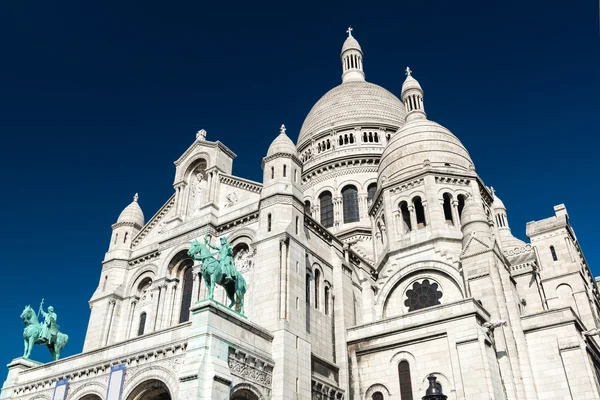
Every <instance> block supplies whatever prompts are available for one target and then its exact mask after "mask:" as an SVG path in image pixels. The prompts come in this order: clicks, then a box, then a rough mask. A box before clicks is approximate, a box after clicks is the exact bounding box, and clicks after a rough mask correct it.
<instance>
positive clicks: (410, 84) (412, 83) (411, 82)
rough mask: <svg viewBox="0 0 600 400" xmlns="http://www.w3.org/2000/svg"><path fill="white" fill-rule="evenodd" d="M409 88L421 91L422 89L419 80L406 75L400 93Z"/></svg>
mask: <svg viewBox="0 0 600 400" xmlns="http://www.w3.org/2000/svg"><path fill="white" fill-rule="evenodd" d="M410 89H417V90H421V91H423V89H422V88H421V85H420V84H419V81H417V80H416V79H415V78H413V77H412V76H411V75H408V76H407V77H406V79H405V80H404V83H403V84H402V93H404V92H406V91H407V90H410Z"/></svg>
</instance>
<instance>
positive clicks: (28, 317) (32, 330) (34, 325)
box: [21, 306, 69, 361]
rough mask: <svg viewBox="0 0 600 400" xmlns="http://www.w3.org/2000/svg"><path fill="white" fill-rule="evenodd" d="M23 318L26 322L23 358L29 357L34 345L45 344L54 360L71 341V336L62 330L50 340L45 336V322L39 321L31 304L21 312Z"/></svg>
mask: <svg viewBox="0 0 600 400" xmlns="http://www.w3.org/2000/svg"><path fill="white" fill-rule="evenodd" d="M21 320H22V321H23V323H24V324H25V329H24V330H23V341H24V344H25V350H24V352H23V358H25V359H29V356H30V355H31V350H33V346H34V345H36V344H45V345H46V346H47V347H48V350H50V354H51V355H52V358H54V361H56V360H58V359H59V357H60V351H61V350H62V348H63V347H65V345H66V344H67V342H68V341H69V336H67V335H66V334H64V333H62V332H57V333H56V336H54V337H51V340H50V341H48V340H47V339H46V338H44V335H43V334H42V332H43V331H44V328H45V327H44V323H41V322H39V321H38V318H37V315H36V313H35V311H33V308H31V306H27V307H25V309H24V310H23V312H22V313H21Z"/></svg>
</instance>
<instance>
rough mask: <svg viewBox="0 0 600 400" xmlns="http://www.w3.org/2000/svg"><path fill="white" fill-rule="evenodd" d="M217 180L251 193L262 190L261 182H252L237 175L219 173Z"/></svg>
mask: <svg viewBox="0 0 600 400" xmlns="http://www.w3.org/2000/svg"><path fill="white" fill-rule="evenodd" d="M219 182H221V183H223V184H225V185H229V186H233V187H236V188H239V189H242V190H245V191H248V192H252V193H260V192H261V191H262V184H261V183H258V182H254V181H251V180H248V179H243V178H239V177H237V176H232V175H226V174H220V175H219Z"/></svg>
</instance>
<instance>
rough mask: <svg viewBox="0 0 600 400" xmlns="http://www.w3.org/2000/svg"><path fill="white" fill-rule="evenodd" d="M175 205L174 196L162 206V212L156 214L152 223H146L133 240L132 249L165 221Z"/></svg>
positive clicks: (151, 220)
mask: <svg viewBox="0 0 600 400" xmlns="http://www.w3.org/2000/svg"><path fill="white" fill-rule="evenodd" d="M174 205H175V194H173V195H172V196H171V198H169V200H167V202H166V203H165V205H164V206H162V208H161V209H160V210H158V212H157V213H156V214H154V216H153V217H152V218H151V219H150V221H148V222H147V223H146V225H145V226H144V227H143V228H142V230H141V231H140V233H138V234H137V235H136V236H135V237H134V238H133V241H132V242H131V247H132V248H135V247H136V246H137V245H138V244H139V243H140V242H141V241H142V239H143V238H145V237H146V236H147V235H148V233H150V231H151V230H152V228H154V227H155V226H156V225H157V224H158V223H159V222H160V221H161V220H162V219H163V217H164V216H165V215H166V214H167V213H168V212H169V210H171V208H173V206H174Z"/></svg>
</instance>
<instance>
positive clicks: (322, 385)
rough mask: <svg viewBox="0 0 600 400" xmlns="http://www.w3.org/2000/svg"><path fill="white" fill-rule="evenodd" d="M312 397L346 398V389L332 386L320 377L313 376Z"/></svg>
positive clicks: (337, 399) (340, 399)
mask: <svg viewBox="0 0 600 400" xmlns="http://www.w3.org/2000/svg"><path fill="white" fill-rule="evenodd" d="M312 396H313V397H312V398H313V399H323V400H325V399H336V400H343V399H344V391H343V390H342V389H340V388H337V387H335V386H332V385H331V384H329V383H327V382H324V381H322V380H320V379H317V378H315V377H314V376H313V377H312Z"/></svg>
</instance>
